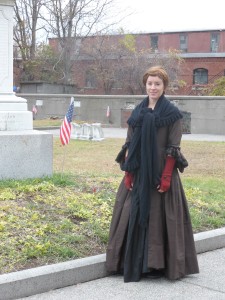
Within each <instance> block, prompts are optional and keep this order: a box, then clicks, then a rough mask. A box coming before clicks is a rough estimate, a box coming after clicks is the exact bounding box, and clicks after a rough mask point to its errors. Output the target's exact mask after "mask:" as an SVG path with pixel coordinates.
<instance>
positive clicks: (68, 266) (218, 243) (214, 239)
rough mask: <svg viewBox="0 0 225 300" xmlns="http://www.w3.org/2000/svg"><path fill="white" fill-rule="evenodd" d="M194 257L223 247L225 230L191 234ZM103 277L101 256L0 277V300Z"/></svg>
mask: <svg viewBox="0 0 225 300" xmlns="http://www.w3.org/2000/svg"><path fill="white" fill-rule="evenodd" d="M194 239H195V246H196V251H197V253H198V254H200V253H203V252H207V251H212V250H216V249H219V248H223V247H225V227H223V228H219V229H215V230H210V231H206V232H201V233H197V234H195V235H194ZM106 276H107V271H106V268H105V254H101V255H96V256H91V257H86V258H82V259H76V260H72V261H67V262H63V263H58V264H53V265H48V266H42V267H37V268H32V269H28V270H23V271H18V272H13V273H9V274H3V275H0V300H10V299H19V298H22V297H27V296H31V295H36V294H40V293H44V292H48V291H50V290H54V289H59V288H63V287H66V286H70V285H75V284H78V283H82V282H86V281H91V280H94V279H99V278H103V277H106Z"/></svg>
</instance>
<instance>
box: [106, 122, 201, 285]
mask: <svg viewBox="0 0 225 300" xmlns="http://www.w3.org/2000/svg"><path fill="white" fill-rule="evenodd" d="M132 133H133V132H132V127H129V128H128V133H127V139H126V142H129V141H130V139H131V137H132ZM181 137H182V130H181V121H180V120H178V121H176V122H175V123H173V124H171V125H169V126H167V127H161V128H158V129H157V146H158V147H157V149H158V157H159V168H160V170H161V172H162V170H163V168H164V164H165V159H166V155H165V152H166V149H167V147H168V145H172V146H175V147H178V146H180V142H181ZM178 172H179V171H178V169H177V168H174V170H173V174H172V180H171V186H170V189H169V190H168V192H166V193H163V194H161V193H159V192H158V191H157V190H153V191H152V197H151V207H150V212H149V221H148V229H147V231H146V232H145V233H143V237H142V238H143V239H144V246H143V247H141V248H139V249H136V250H133V248H138V247H139V246H138V244H139V238H140V235H142V231H136V229H135V226H137V224H136V225H135V224H134V225H133V227H134V228H133V231H132V235H133V241H132V243H131V244H130V246H129V245H127V243H128V238H127V236H128V231H129V230H128V228H129V226H130V224H129V223H130V220H131V218H132V219H133V218H135V217H134V216H132V214H133V206H134V205H133V204H132V197H131V194H132V191H129V190H127V189H126V187H125V185H124V179H123V180H122V182H121V184H120V186H119V189H118V192H117V196H116V202H115V206H114V211H113V216H112V221H111V227H110V234H109V243H108V247H107V251H106V267H107V270H108V271H109V272H115V273H117V272H118V273H119V272H123V271H124V264H127V265H128V267H127V268H126V269H127V271H126V272H127V274H126V276H127V279H126V280H125V281H126V282H127V281H139V280H140V274H139V275H137V276H133V275H131V277H129V272H131V273H132V272H133V273H136V270H135V269H136V268H137V269H139V270H138V271H137V272H139V273H140V272H141V273H142V274H143V273H145V272H149V271H151V270H152V269H163V270H164V273H165V276H166V277H167V278H168V279H171V280H175V279H179V278H182V277H184V276H185V275H188V274H194V273H198V272H199V268H198V262H197V255H196V251H195V244H194V239H193V231H192V225H191V220H190V215H189V210H188V205H187V200H186V197H185V194H184V190H183V187H182V183H181V180H180V176H179V173H178ZM127 248H130V255H129V258H128V259H126V253H127V251H128V252H129V250H127ZM140 252H141V253H144V254H143V255H140V256H141V258H140V260H139V261H138V262H137V257H136V256H138V255H139V254H140ZM135 261H136V262H135ZM139 265H140V266H139ZM140 270H141V271H140ZM142 274H141V276H142Z"/></svg>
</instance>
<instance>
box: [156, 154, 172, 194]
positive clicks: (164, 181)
mask: <svg viewBox="0 0 225 300" xmlns="http://www.w3.org/2000/svg"><path fill="white" fill-rule="evenodd" d="M175 162H176V160H175V158H174V157H172V156H167V158H166V163H165V167H164V170H163V173H162V177H161V184H160V188H159V189H160V190H162V191H163V192H167V191H168V190H169V188H170V182H171V178H172V173H173V168H174V165H175Z"/></svg>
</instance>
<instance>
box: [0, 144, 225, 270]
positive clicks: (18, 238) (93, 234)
mask: <svg viewBox="0 0 225 300" xmlns="http://www.w3.org/2000/svg"><path fill="white" fill-rule="evenodd" d="M122 144H123V140H121V139H106V140H103V141H102V142H93V141H92V142H91V141H78V140H71V141H70V143H69V145H68V146H66V147H63V146H61V144H60V142H59V139H58V138H54V149H53V150H54V155H53V156H54V162H53V165H54V175H53V177H52V178H42V179H33V180H31V179H30V180H23V181H16V180H7V181H1V182H0V207H1V209H0V249H1V256H0V270H1V273H7V272H12V271H17V270H22V269H26V268H30V267H35V266H40V265H45V264H51V263H56V262H61V261H66V260H69V259H76V258H80V257H85V256H90V255H96V254H101V253H104V252H105V247H106V243H107V239H108V231H109V225H110V220H111V214H112V209H113V205H114V201H115V194H116V191H117V187H118V185H119V183H120V181H121V179H122V176H123V173H122V172H121V171H120V169H119V166H118V164H117V163H116V162H115V157H116V155H117V153H118V152H119V150H120V148H121V146H122ZM181 146H182V152H183V153H184V155H185V156H186V158H187V159H188V161H189V167H188V168H187V169H185V172H184V173H183V174H181V178H182V182H183V184H184V188H185V192H186V195H187V199H188V203H189V207H190V213H191V217H192V222H193V228H194V232H200V231H205V230H210V229H214V228H218V227H222V226H225V185H224V175H225V170H224V166H225V143H212V142H211V143H208V142H186V141H185V142H182V145H181ZM206 149H207V151H206ZM63 157H65V160H64V163H63Z"/></svg>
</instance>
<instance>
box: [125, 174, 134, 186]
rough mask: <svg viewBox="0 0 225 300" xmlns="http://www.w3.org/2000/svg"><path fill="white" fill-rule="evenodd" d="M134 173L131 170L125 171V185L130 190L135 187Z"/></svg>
mask: <svg viewBox="0 0 225 300" xmlns="http://www.w3.org/2000/svg"><path fill="white" fill-rule="evenodd" d="M133 181H134V175H133V174H132V173H129V172H125V177H124V184H125V187H126V188H127V189H128V190H130V189H132V187H133Z"/></svg>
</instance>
